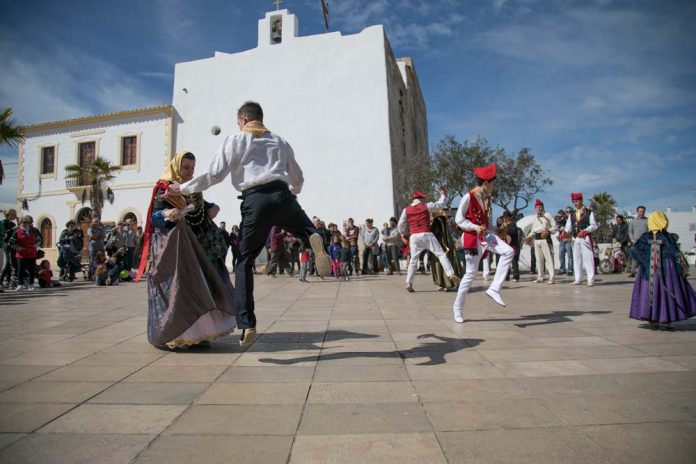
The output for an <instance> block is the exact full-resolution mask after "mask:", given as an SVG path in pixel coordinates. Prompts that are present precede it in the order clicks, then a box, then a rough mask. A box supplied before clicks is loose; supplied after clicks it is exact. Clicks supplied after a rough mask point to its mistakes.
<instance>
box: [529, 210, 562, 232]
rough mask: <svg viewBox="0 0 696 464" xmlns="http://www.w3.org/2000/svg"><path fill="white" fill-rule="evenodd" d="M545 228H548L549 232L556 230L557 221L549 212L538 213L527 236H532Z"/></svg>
mask: <svg viewBox="0 0 696 464" xmlns="http://www.w3.org/2000/svg"><path fill="white" fill-rule="evenodd" d="M545 230H548V231H549V232H556V223H555V222H554V220H553V218H552V217H551V215H550V214H549V213H544V214H542V215H541V216H539V215H538V214H537V215H536V216H534V219H533V220H532V227H531V228H530V230H529V233H528V234H527V237H531V236H532V235H534V234H540V233H542V232H543V231H545Z"/></svg>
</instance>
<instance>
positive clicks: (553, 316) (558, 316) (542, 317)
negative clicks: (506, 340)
mask: <svg viewBox="0 0 696 464" xmlns="http://www.w3.org/2000/svg"><path fill="white" fill-rule="evenodd" d="M610 312H611V311H552V312H550V313H543V314H530V315H528V316H520V317H516V318H514V319H465V320H464V323H467V322H515V321H541V322H529V323H523V324H515V326H516V327H520V328H525V327H531V326H535V325H546V324H559V323H561V322H571V321H572V319H570V317H571V316H584V315H587V314H609V313H610Z"/></svg>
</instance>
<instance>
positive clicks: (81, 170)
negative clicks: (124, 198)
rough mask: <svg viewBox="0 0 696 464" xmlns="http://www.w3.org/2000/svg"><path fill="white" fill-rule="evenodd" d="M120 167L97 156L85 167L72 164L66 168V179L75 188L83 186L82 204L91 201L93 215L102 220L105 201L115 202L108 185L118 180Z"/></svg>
mask: <svg viewBox="0 0 696 464" xmlns="http://www.w3.org/2000/svg"><path fill="white" fill-rule="evenodd" d="M120 170H121V168H120V167H119V166H112V165H111V162H110V161H108V160H105V159H104V158H102V157H101V156H97V157H95V158H94V159H91V160H89V161H88V162H87V164H86V165H85V166H80V165H78V164H71V165H69V166H66V167H65V171H66V174H65V178H66V179H68V180H69V181H70V180H71V181H72V182H69V183H70V184H73V185H74V186H82V187H84V189H83V190H82V204H83V205H84V204H85V201H87V199H89V202H90V204H91V206H92V214H93V215H94V217H96V218H101V212H102V208H104V200H105V199H106V200H108V201H109V203H113V202H114V192H113V191H112V190H111V189H110V188H109V187H108V186H107V183H108V182H109V181H111V180H113V179H115V178H116V175H115V173H117V172H118V171H120Z"/></svg>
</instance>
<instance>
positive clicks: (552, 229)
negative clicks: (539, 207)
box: [544, 213, 558, 233]
mask: <svg viewBox="0 0 696 464" xmlns="http://www.w3.org/2000/svg"><path fill="white" fill-rule="evenodd" d="M544 216H546V220H547V221H549V224H550V225H551V226H550V227H549V232H552V233H553V232H556V231H557V230H558V228H557V227H556V221H554V220H553V218H552V217H551V215H550V214H549V213H546V214H544Z"/></svg>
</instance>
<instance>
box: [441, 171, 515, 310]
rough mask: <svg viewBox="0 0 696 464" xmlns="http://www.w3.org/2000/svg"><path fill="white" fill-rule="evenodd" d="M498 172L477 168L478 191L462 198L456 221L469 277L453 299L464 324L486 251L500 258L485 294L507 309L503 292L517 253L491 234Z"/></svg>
mask: <svg viewBox="0 0 696 464" xmlns="http://www.w3.org/2000/svg"><path fill="white" fill-rule="evenodd" d="M496 171H497V167H496V165H495V164H491V165H490V166H486V167H482V168H474V175H475V176H476V187H474V188H473V189H472V190H471V191H470V192H469V193H467V194H465V195H464V196H463V197H462V200H461V201H460V202H459V208H458V209H457V214H456V216H455V218H454V220H455V222H456V223H457V225H458V226H459V227H461V229H462V230H463V231H464V233H463V234H462V242H463V247H464V257H465V259H466V273H465V274H464V278H463V279H462V282H461V284H460V285H459V290H458V291H457V297H456V298H455V299H454V307H453V311H454V320H455V321H456V322H464V316H463V315H462V309H463V308H464V303H465V300H466V295H467V293H469V289H470V288H471V283H472V282H473V281H474V277H476V272H477V271H478V266H479V261H480V260H481V255H482V254H483V251H484V249H488V250H489V251H492V252H493V253H497V254H499V255H500V260H499V261H498V266H497V267H496V269H495V275H494V277H493V282H492V283H491V285H490V286H489V287H488V290H486V295H488V296H489V297H491V298H492V299H493V301H495V302H496V303H498V304H499V305H501V306H505V302H504V301H503V299H502V297H501V296H500V288H501V287H502V285H503V281H504V280H505V277H506V276H507V273H508V271H509V269H510V264H511V263H512V258H513V256H514V254H515V252H514V250H513V249H512V247H510V245H508V244H507V243H505V241H503V240H501V239H500V238H498V237H496V236H495V235H494V234H493V233H492V232H491V230H492V229H493V227H492V222H491V220H492V217H491V213H492V211H491V192H493V187H494V185H495V176H496ZM489 228H490V229H491V230H489Z"/></svg>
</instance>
